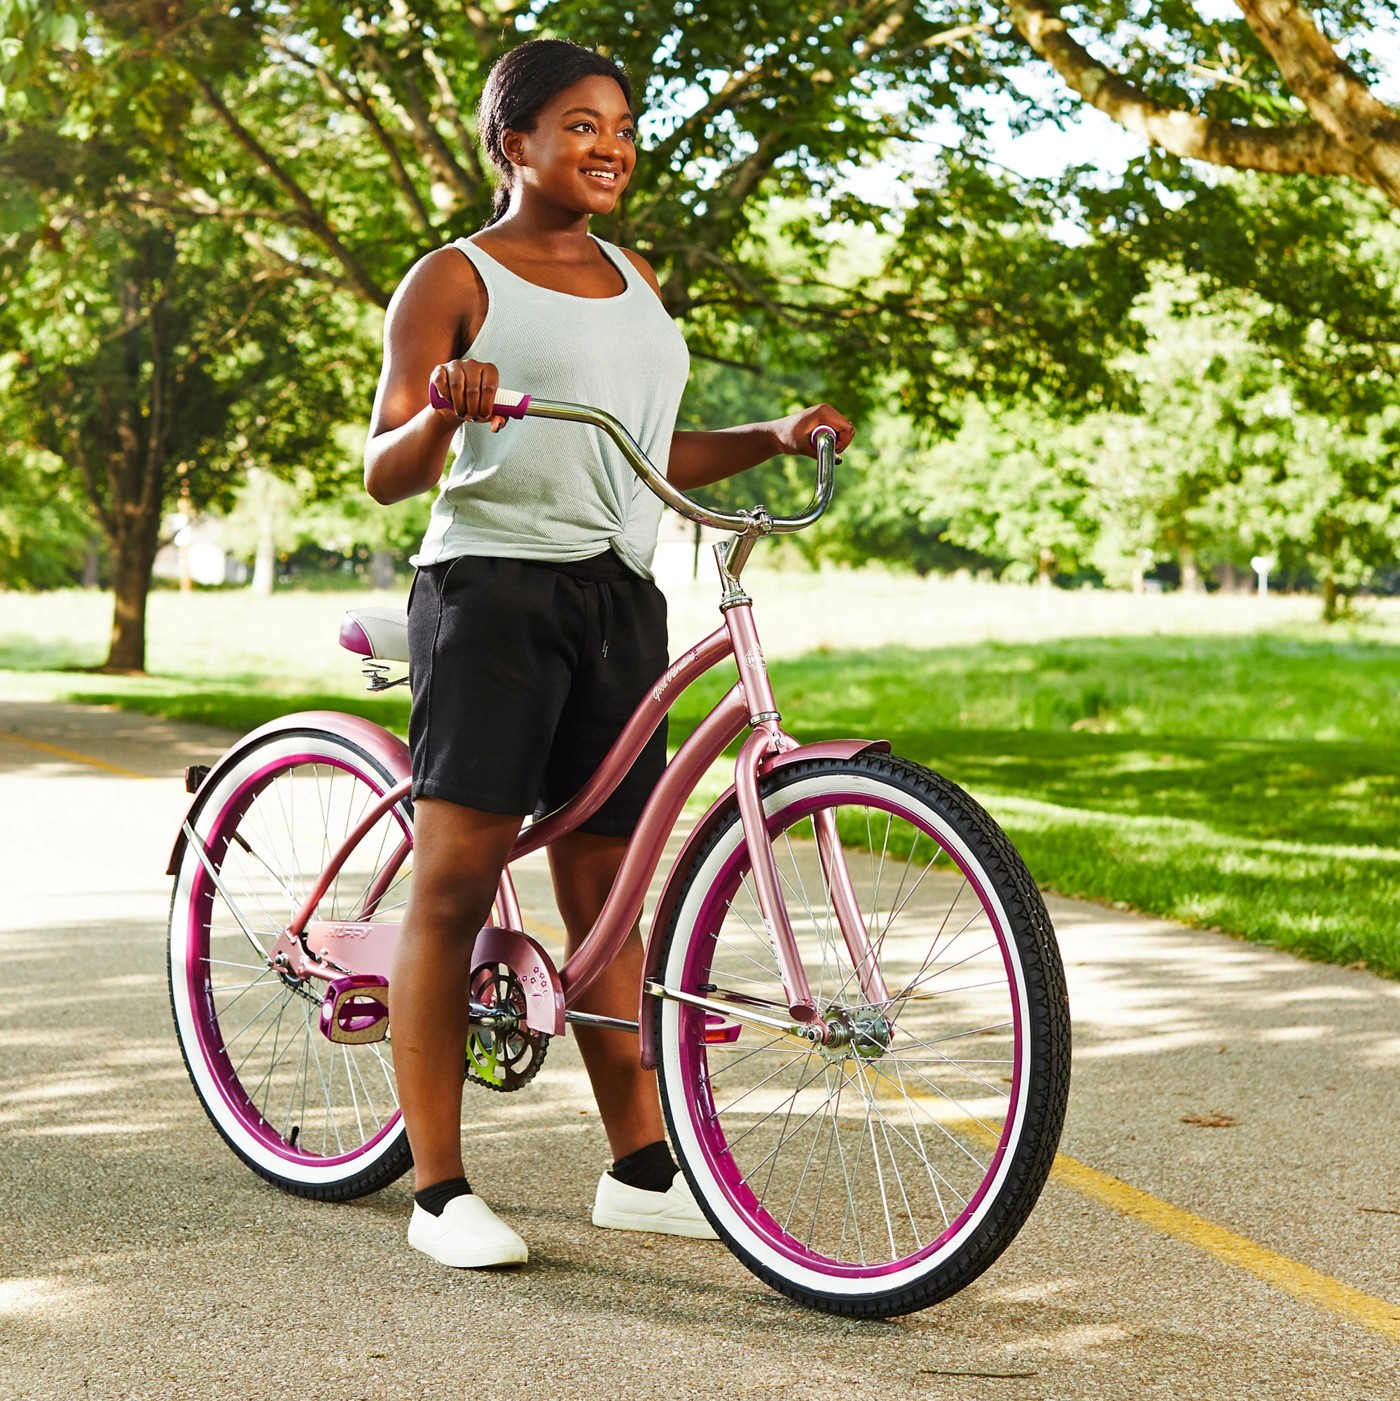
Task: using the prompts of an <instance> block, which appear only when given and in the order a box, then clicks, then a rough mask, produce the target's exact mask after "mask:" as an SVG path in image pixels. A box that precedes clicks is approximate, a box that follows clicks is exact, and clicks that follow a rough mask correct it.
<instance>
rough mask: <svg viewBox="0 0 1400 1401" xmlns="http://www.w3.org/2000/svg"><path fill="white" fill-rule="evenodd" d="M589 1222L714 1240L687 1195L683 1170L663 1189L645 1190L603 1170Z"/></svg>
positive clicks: (714, 1237)
mask: <svg viewBox="0 0 1400 1401" xmlns="http://www.w3.org/2000/svg"><path fill="white" fill-rule="evenodd" d="M593 1224H594V1225H595V1226H603V1227H606V1228H607V1229H608V1230H612V1231H655V1232H657V1233H659V1234H660V1235H665V1236H689V1237H690V1238H691V1239H692V1240H718V1239H719V1237H718V1236H717V1235H716V1234H715V1232H714V1228H713V1227H712V1226H711V1225H710V1223H709V1222H708V1221H706V1220H705V1214H704V1213H703V1212H702V1211H701V1210H700V1208H699V1206H698V1205H697V1204H696V1201H695V1198H694V1197H693V1196H692V1195H691V1191H690V1185H689V1183H687V1182H686V1180H685V1176H684V1174H683V1173H679V1172H678V1173H677V1174H676V1178H675V1181H674V1182H672V1183H671V1185H670V1187H669V1188H668V1189H667V1190H666V1191H664V1192H645V1191H643V1190H642V1189H641V1188H640V1187H629V1186H628V1185H627V1184H626V1183H625V1182H619V1181H618V1180H617V1178H615V1177H614V1176H613V1175H612V1173H610V1172H605V1173H604V1174H603V1176H602V1177H601V1178H600V1179H599V1182H598V1195H597V1196H596V1197H594V1199H593Z"/></svg>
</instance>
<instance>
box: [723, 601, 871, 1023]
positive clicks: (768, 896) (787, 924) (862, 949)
mask: <svg viewBox="0 0 1400 1401" xmlns="http://www.w3.org/2000/svg"><path fill="white" fill-rule="evenodd" d="M725 622H726V623H727V624H728V627H729V632H730V636H731V637H732V639H733V642H734V655H735V657H736V658H737V659H738V662H739V674H740V679H741V681H742V683H743V688H744V697H745V700H746V701H747V703H748V707H749V725H750V727H751V730H752V733H751V734H750V735H749V737H748V739H746V740H745V741H744V743H743V745H742V746H741V747H740V750H739V754H738V757H737V758H736V759H735V762H734V793H735V797H736V799H737V800H738V806H739V818H740V821H741V822H742V824H743V828H744V839H745V841H746V843H747V845H748V851H749V859H750V862H751V870H752V873H753V881H754V888H755V892H756V894H757V897H758V907H759V914H760V918H761V920H762V922H763V931H764V933H765V935H766V936H767V938H768V942H769V945H770V946H771V948H772V950H773V957H774V959H775V960H776V961H777V965H778V970H779V973H780V975H781V977H782V982H783V991H784V994H785V995H786V997H787V1001H788V1012H789V1014H790V1015H791V1016H792V1019H793V1020H794V1021H795V1022H799V1023H802V1024H804V1025H809V1026H810V1025H811V1024H813V1023H824V1021H825V1019H824V1017H823V1014H822V1010H821V1008H819V1007H818V1005H817V1002H816V999H815V998H814V997H813V996H812V989H811V985H810V984H809V983H808V981H807V972H806V969H805V967H804V966H803V962H802V955H801V953H800V951H799V950H798V947H797V939H796V936H795V935H794V933H793V929H792V921H791V919H790V918H789V916H788V912H787V902H786V901H785V900H784V899H783V893H782V885H781V881H780V878H779V876H778V867H777V863H776V862H775V860H774V859H773V850H772V847H771V845H770V844H769V840H768V824H767V820H766V818H765V816H764V812H763V800H762V798H761V797H760V795H759V776H760V774H761V772H762V770H763V764H764V760H765V759H768V758H770V757H772V756H776V755H778V754H784V753H789V752H791V751H792V750H795V749H800V748H801V746H800V745H799V744H798V743H797V741H796V740H795V739H793V738H792V736H791V735H789V734H787V733H786V732H785V731H784V730H783V729H782V728H781V726H780V725H779V723H778V722H779V714H778V710H777V705H776V702H775V701H774V698H773V689H772V685H771V684H770V682H769V678H768V667H767V664H766V662H765V661H764V657H763V649H762V647H761V646H760V645H759V641H758V633H757V630H756V629H755V627H754V622H753V614H752V608H751V605H750V604H749V602H748V600H747V599H744V600H743V601H742V602H737V601H736V602H735V603H734V604H733V605H731V606H730V607H729V608H728V609H726V611H725ZM813 825H814V826H815V828H816V836H817V855H818V859H819V860H820V862H821V869H822V878H823V881H824V884H825V887H826V889H827V890H828V892H829V893H830V899H831V903H832V907H833V909H834V911H835V914H836V920H837V924H838V925H839V927H840V930H841V936H842V938H843V939H844V940H845V944H846V949H847V952H848V953H849V954H850V957H851V961H852V965H853V967H854V969H855V974H856V978H857V981H858V982H859V985H860V989H861V995H862V997H863V998H864V1000H865V1002H866V1003H867V1004H868V1005H870V1006H872V1007H883V1006H885V1005H886V1004H887V1003H888V1002H889V992H888V990H887V988H886V987H885V981H884V978H883V976H882V975H881V972H880V966H879V963H878V961H877V959H876V957H875V949H874V947H873V946H872V944H871V941H870V931H869V929H868V928H867V926H866V922H865V917H864V916H863V914H862V913H861V910H860V905H859V902H858V901H857V899H856V894H855V887H854V885H853V884H852V882H851V875H850V871H849V870H848V868H847V866H846V857H845V852H844V851H843V850H842V848H841V839H840V836H839V834H838V832H837V829H836V818H835V814H834V813H833V812H832V811H830V810H829V809H828V810H824V811H821V812H818V813H816V814H814V817H813ZM812 1030H813V1031H815V1030H817V1028H816V1027H815V1026H812ZM823 1039H825V1037H823Z"/></svg>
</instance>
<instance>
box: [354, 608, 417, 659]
mask: <svg viewBox="0 0 1400 1401" xmlns="http://www.w3.org/2000/svg"><path fill="white" fill-rule="evenodd" d="M340 645H341V646H342V647H344V648H345V649H346V650H347V651H350V652H358V653H359V654H360V656H362V657H376V658H378V659H379V660H380V661H385V662H406V661H407V660H408V613H407V611H406V610H404V609H402V608H351V609H350V610H349V611H348V612H347V613H346V614H345V616H344V617H343V618H342V619H341V620H340Z"/></svg>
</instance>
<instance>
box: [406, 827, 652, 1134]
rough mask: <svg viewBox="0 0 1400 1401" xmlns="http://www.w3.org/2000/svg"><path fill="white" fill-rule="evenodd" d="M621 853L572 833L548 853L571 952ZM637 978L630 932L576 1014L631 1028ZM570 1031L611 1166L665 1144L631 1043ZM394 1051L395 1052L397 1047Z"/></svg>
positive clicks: (631, 1039)
mask: <svg viewBox="0 0 1400 1401" xmlns="http://www.w3.org/2000/svg"><path fill="white" fill-rule="evenodd" d="M626 851H627V838H626V837H604V836H597V835H594V834H592V833H588V832H571V833H570V834H569V835H568V836H565V837H561V838H560V839H559V840H558V841H557V842H555V843H554V844H553V845H552V846H551V847H550V848H549V866H550V874H551V875H552V876H553V878H554V895H555V899H556V901H557V902H558V905H559V913H560V915H561V916H562V918H563V920H564V929H565V932H566V934H567V936H568V942H567V949H568V952H569V953H573V951H574V950H575V949H576V948H577V947H578V945H579V944H580V943H582V942H583V940H584V938H585V937H586V936H587V934H588V931H589V930H590V929H592V928H593V922H594V921H595V920H596V919H597V918H598V912H599V911H600V910H601V909H602V908H603V902H604V901H605V900H606V899H607V897H608V892H609V891H610V890H611V889H612V884H613V879H614V877H615V876H616V875H617V870H618V867H619V866H620V865H621V864H622V858H623V855H624V854H625V853H626ZM414 879H415V880H416V879H417V876H416V874H415V877H414ZM641 977H642V937H641V931H640V929H639V928H637V927H634V928H633V929H632V932H631V933H630V934H629V935H628V936H627V942H626V944H624V945H623V948H622V951H621V952H620V953H619V954H618V956H617V957H616V958H615V959H614V960H613V962H612V963H611V964H610V965H609V967H608V968H607V969H606V970H605V971H604V972H603V974H602V975H601V976H600V977H599V979H598V981H597V982H596V983H594V984H593V986H592V987H591V988H589V989H588V992H587V993H586V994H585V996H584V998H583V1001H582V1002H581V1003H580V1004H579V1007H578V1010H579V1011H583V1012H596V1013H598V1014H599V1015H601V1016H606V1017H625V1018H627V1019H628V1020H631V1021H635V1020H636V1018H637V997H638V989H639V988H640V987H641ZM574 1030H575V1032H576V1033H577V1035H578V1048H579V1051H580V1053H581V1054H582V1056H583V1064H584V1067H585V1068H586V1069H587V1071H588V1078H589V1081H590V1083H591V1084H592V1086H593V1094H594V1097H595V1098H596V1099H597V1101H598V1112H599V1114H600V1115H602V1119H603V1128H604V1129H605V1130H606V1132H607V1135H608V1144H609V1146H610V1147H611V1148H612V1155H613V1160H614V1161H617V1160H618V1159H620V1158H625V1157H626V1156H627V1155H628V1154H629V1153H633V1152H635V1151H636V1150H637V1149H638V1148H644V1147H646V1145H647V1144H650V1143H656V1142H657V1141H658V1140H660V1139H664V1138H665V1136H666V1130H665V1128H664V1126H663V1125H662V1122H661V1101H660V1098H659V1096H658V1094H657V1089H656V1072H655V1071H652V1070H643V1069H642V1064H641V1058H640V1056H639V1055H638V1048H637V1038H636V1036H634V1035H633V1034H632V1033H631V1032H628V1031H601V1030H599V1029H598V1028H596V1027H593V1028H587V1027H581V1026H580V1027H575V1028H574ZM395 1046H396V1050H397V1042H396V1043H395Z"/></svg>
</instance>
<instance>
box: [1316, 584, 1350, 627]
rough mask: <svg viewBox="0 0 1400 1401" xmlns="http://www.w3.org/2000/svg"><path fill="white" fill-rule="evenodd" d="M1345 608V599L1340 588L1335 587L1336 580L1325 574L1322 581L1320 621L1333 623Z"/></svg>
mask: <svg viewBox="0 0 1400 1401" xmlns="http://www.w3.org/2000/svg"><path fill="white" fill-rule="evenodd" d="M1345 609H1346V600H1345V596H1344V595H1343V593H1342V591H1341V589H1339V588H1338V587H1337V581H1336V579H1335V578H1334V577H1333V576H1332V575H1330V574H1329V575H1327V577H1326V578H1325V579H1323V581H1322V621H1323V622H1324V623H1335V622H1336V621H1337V619H1338V618H1340V617H1341V616H1342V614H1343V612H1344V611H1345Z"/></svg>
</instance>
